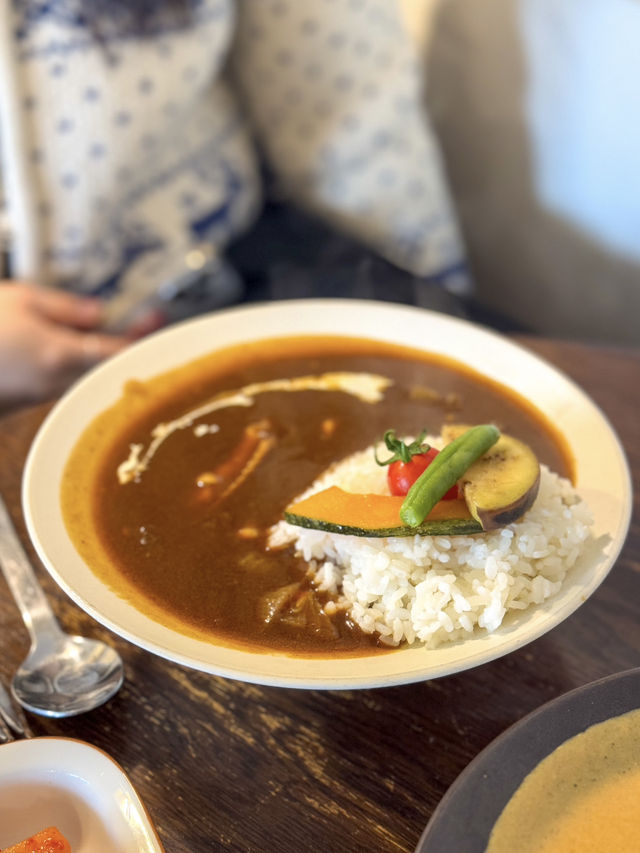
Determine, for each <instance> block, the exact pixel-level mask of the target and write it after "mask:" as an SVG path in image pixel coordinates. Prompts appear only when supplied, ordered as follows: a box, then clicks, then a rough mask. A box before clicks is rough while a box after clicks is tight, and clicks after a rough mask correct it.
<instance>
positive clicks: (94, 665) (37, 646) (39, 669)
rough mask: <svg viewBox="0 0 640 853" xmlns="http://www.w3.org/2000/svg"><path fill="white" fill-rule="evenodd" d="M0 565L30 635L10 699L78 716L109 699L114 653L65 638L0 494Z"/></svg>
mask: <svg viewBox="0 0 640 853" xmlns="http://www.w3.org/2000/svg"><path fill="white" fill-rule="evenodd" d="M0 567H1V568H2V572H3V574H4V576H5V578H6V581H7V584H8V585H9V589H10V590H11V592H12V593H13V597H14V598H15V600H16V604H17V605H18V608H19V610H20V613H21V615H22V619H23V621H24V624H25V625H26V627H27V629H28V631H29V636H30V637H31V649H30V650H29V654H28V655H27V657H26V658H25V660H24V661H23V662H22V664H21V665H20V667H19V668H18V671H17V672H16V674H15V676H14V678H13V682H12V684H11V692H12V693H13V695H14V697H15V699H16V700H17V701H18V702H19V703H20V704H21V705H22V706H23V707H24V708H27V709H28V710H29V711H33V712H34V713H35V714H43V715H44V716H46V717H71V716H73V715H74V714H82V713H83V712H84V711H91V710H92V709H93V708H96V707H97V706H98V705H101V704H102V703H103V702H106V701H107V699H110V698H111V697H112V696H113V695H114V693H116V692H117V691H118V690H119V688H120V686H121V685H122V681H123V678H124V667H123V665H122V660H121V659H120V656H119V655H118V653H117V652H116V651H115V650H114V649H112V648H110V647H109V646H107V645H105V644H104V643H102V642H100V641H98V640H89V639H87V638H85V637H71V636H69V634H65V633H64V631H62V629H61V628H60V626H59V624H58V622H57V621H56V618H55V616H54V615H53V611H52V610H51V607H50V605H49V602H48V601H47V599H46V598H45V595H44V593H43V591H42V589H41V587H40V586H39V585H38V581H37V579H36V576H35V573H34V571H33V568H32V566H31V564H30V563H29V560H28V557H27V555H26V553H25V551H24V549H23V547H22V544H21V542H20V540H19V539H18V536H17V534H16V532H15V529H14V527H13V524H12V522H11V518H10V516H9V513H8V511H7V508H6V506H5V504H4V502H3V500H2V497H0Z"/></svg>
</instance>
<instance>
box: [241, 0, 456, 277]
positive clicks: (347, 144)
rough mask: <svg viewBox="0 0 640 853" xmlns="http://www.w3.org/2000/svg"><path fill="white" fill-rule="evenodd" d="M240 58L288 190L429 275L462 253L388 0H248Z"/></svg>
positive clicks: (409, 52) (258, 121)
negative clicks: (301, 1)
mask: <svg viewBox="0 0 640 853" xmlns="http://www.w3.org/2000/svg"><path fill="white" fill-rule="evenodd" d="M238 9H239V17H238V30H237V37H236V42H235V48H234V54H233V61H234V70H235V73H236V75H237V79H238V81H239V83H240V85H241V88H242V91H243V94H244V97H245V101H246V103H247V104H248V108H249V111H250V115H251V118H252V120H253V122H254V125H255V128H256V132H257V135H258V139H259V142H260V143H261V144H262V147H263V149H264V152H265V154H266V157H267V159H268V161H269V163H270V165H271V167H272V168H273V170H274V171H275V173H276V177H277V179H278V180H279V181H280V183H281V184H282V187H283V188H284V189H285V190H286V192H287V193H288V194H289V195H290V196H291V197H292V198H293V199H294V200H295V201H298V202H300V203H303V204H304V205H306V206H307V207H309V208H311V209H312V210H314V211H315V212H317V213H320V214H322V215H324V216H325V217H326V218H328V219H329V221H331V222H333V223H334V224H335V225H336V226H337V227H342V228H345V229H347V230H348V231H349V232H350V233H352V234H353V235H354V236H356V237H358V238H359V239H362V240H363V241H365V242H366V243H368V244H369V245H370V246H372V247H373V248H375V249H376V250H378V251H379V252H380V253H381V254H383V255H385V256H386V257H387V258H388V259H389V260H391V261H392V262H394V263H396V264H398V265H399V266H402V267H404V268H406V269H409V270H411V271H412V272H414V273H417V274H419V275H433V274H438V273H441V272H442V271H444V270H446V269H450V268H452V267H455V266H456V265H457V264H459V263H460V261H461V258H462V247H461V241H460V236H459V232H458V228H457V223H456V220H455V216H454V213H453V209H452V204H451V200H450V198H449V194H448V189H447V186H446V181H445V178H444V171H443V166H442V161H441V157H440V152H439V150H438V146H437V143H436V140H435V138H434V136H433V133H432V131H431V128H430V126H429V123H428V118H427V116H426V112H425V109H424V101H423V92H422V75H421V73H420V70H419V67H418V61H417V58H416V56H415V54H414V52H413V47H412V44H411V41H410V39H409V36H408V34H407V33H406V31H405V29H404V25H403V21H402V17H401V14H400V10H399V9H398V8H397V7H396V5H395V3H393V2H389V0H305V2H304V3H299V2H296V0H240V3H239V5H238Z"/></svg>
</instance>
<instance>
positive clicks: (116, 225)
mask: <svg viewBox="0 0 640 853" xmlns="http://www.w3.org/2000/svg"><path fill="white" fill-rule="evenodd" d="M186 6H187V11H188V15H189V21H188V25H184V24H181V25H180V26H178V25H177V24H176V23H175V20H174V17H175V16H173V17H172V16H170V15H168V14H166V12H167V10H166V9H165V8H164V7H163V4H161V3H158V4H157V11H156V12H155V13H153V14H154V16H156V17H154V20H152V21H147V30H148V32H147V33H146V34H145V36H144V37H141V36H139V35H132V34H128V32H127V29H126V27H124V28H121V29H120V30H118V29H117V27H114V31H113V35H111V34H110V33H109V32H107V33H106V34H104V35H103V36H102V37H101V38H100V39H96V38H95V36H94V35H93V34H92V33H91V32H89V31H88V28H87V25H86V22H85V20H84V19H83V17H82V14H81V9H82V3H81V2H78V0H0V144H1V149H0V150H1V151H2V183H3V185H4V196H5V200H6V204H7V211H6V213H7V216H6V219H7V221H8V223H9V228H10V230H11V237H12V244H13V247H14V256H15V257H14V263H15V275H16V276H18V277H23V278H29V279H32V280H39V281H42V282H47V283H51V284H63V285H65V286H70V287H73V288H75V289H77V290H81V291H85V292H104V291H106V290H108V289H109V288H114V287H117V282H118V280H119V279H120V278H121V277H122V276H123V273H125V272H126V274H127V281H130V280H131V279H132V277H133V278H135V275H136V271H137V270H139V274H140V275H141V276H144V275H145V274H146V273H145V270H146V269H148V268H149V264H148V263H146V261H147V260H148V258H149V256H150V255H151V254H155V255H157V256H158V257H164V256H169V255H171V254H172V253H183V252H184V250H185V248H188V247H189V246H190V245H193V244H194V243H197V242H200V241H201V240H203V239H206V240H209V241H211V242H213V243H214V244H215V245H217V246H219V247H224V245H225V244H226V243H227V242H228V241H229V240H230V239H231V238H232V237H233V236H234V235H235V234H238V233H239V232H241V231H242V230H243V229H244V228H246V227H247V226H248V225H249V224H250V223H251V221H252V220H253V219H254V218H255V216H256V214H257V212H258V209H259V205H260V197H261V188H260V177H259V169H258V166H257V157H256V153H255V150H254V146H255V144H256V143H258V144H259V145H260V147H261V148H262V150H263V152H264V154H265V156H266V159H267V161H268V163H269V164H270V166H271V169H272V171H273V172H274V174H275V176H276V179H277V180H278V181H279V182H280V184H281V187H282V189H283V190H284V191H286V193H287V194H288V195H289V197H290V198H292V199H293V200H294V201H297V202H298V203H301V204H304V205H306V206H307V207H308V208H310V209H311V210H313V211H315V212H316V213H320V214H321V215H323V216H324V217H325V218H326V219H327V220H329V221H330V222H331V223H333V224H334V225H335V226H337V227H340V228H342V229H344V230H345V231H348V232H349V233H351V234H353V235H355V236H357V237H358V238H360V239H362V240H363V241H365V242H366V243H368V244H369V245H370V246H371V247H372V248H373V249H375V250H376V251H378V252H380V253H381V254H382V255H384V256H385V257H387V258H388V259H389V260H391V261H392V262H394V263H396V264H398V265H399V266H401V267H404V268H405V269H408V270H410V271H412V272H415V273H417V274H420V275H430V274H437V273H438V272H440V271H442V270H445V269H447V268H451V267H453V266H455V265H456V264H458V263H459V261H460V259H461V255H462V251H461V243H460V239H459V234H458V230H457V225H456V222H455V218H454V215H453V213H452V208H451V203H450V200H449V196H448V192H447V188H446V184H445V180H444V175H443V170H442V165H441V161H440V155H439V152H438V150H437V146H436V143H435V141H434V138H433V136H432V133H431V130H430V128H429V125H428V122H427V118H426V116H425V112H424V107H423V99H422V89H421V80H420V73H419V70H418V63H417V60H416V58H415V56H414V54H413V51H412V47H411V44H410V40H409V37H408V35H407V33H406V32H405V30H404V28H403V24H402V20H401V16H400V12H399V10H398V9H396V7H395V4H394V3H392V2H389V0H305V2H303V3H301V2H296V0H237V2H236V3H234V2H233V0H189V2H187V3H186ZM79 10H80V11H79ZM229 66H230V68H231V70H232V72H233V73H232V74H230V73H229ZM240 105H242V108H241V107H240Z"/></svg>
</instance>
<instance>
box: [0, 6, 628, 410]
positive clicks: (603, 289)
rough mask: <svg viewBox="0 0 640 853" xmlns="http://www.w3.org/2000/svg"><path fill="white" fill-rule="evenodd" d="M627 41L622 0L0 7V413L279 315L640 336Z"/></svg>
mask: <svg viewBox="0 0 640 853" xmlns="http://www.w3.org/2000/svg"><path fill="white" fill-rule="evenodd" d="M639 35H640V5H639V4H638V3H637V2H635V0H306V2H305V3H304V4H301V3H295V2H293V0H162V2H158V3H153V4H150V3H149V2H148V0H130V1H129V0H112V2H109V3H105V2H104V0H78V2H75V0H74V1H73V2H72V0H57V2H53V3H40V2H38V0H16V2H12V3H10V2H8V0H0V155H1V158H0V260H1V261H2V272H1V274H0V280H1V281H0V404H3V403H6V401H13V400H15V399H17V398H21V399H23V398H34V399H38V398H42V397H47V396H51V395H55V394H57V393H59V392H60V391H61V390H64V388H65V387H67V385H68V383H69V382H70V381H72V380H73V379H74V378H76V377H77V376H78V375H80V374H81V373H82V372H83V371H84V370H86V369H87V368H89V367H91V366H93V364H95V363H97V362H99V361H100V360H102V359H103V358H105V357H108V356H109V355H111V354H112V353H113V352H115V351H117V350H118V349H120V348H121V347H122V346H126V345H127V344H128V342H129V341H130V340H131V339H135V338H136V337H139V336H141V335H143V334H146V333H148V332H149V331H153V330H154V329H155V328H158V327H159V326H161V325H163V324H165V323H171V322H176V321H179V320H182V319H185V318H187V317H190V316H193V315H195V314H199V313H202V312H206V311H212V310H217V309H219V308H221V307H225V306H229V305H234V304H239V303H244V302H257V301H264V300H277V299H286V298H307V297H354V298H361V299H375V300H386V301H394V302H402V303H406V304H410V305H417V306H420V307H422V308H429V309H433V310H436V311H442V312H446V313H449V314H455V315H457V316H461V317H464V318H468V319H470V320H472V321H476V322H480V323H483V324H487V325H489V326H492V327H494V328H496V329H498V330H501V331H505V332H510V331H513V332H518V331H520V332H530V333H533V334H539V335H544V336H548V337H561V338H564V339H568V340H576V341H594V342H602V343H605V344H608V345H613V346H616V345H624V344H638V342H639V341H640V322H639V321H638V317H639V316H640V246H639V242H638V235H639V234H640V177H639V173H640V169H639V168H638V164H639V160H640V125H639V124H638V122H637V121H636V116H637V114H638V112H639V109H638V108H639V107H640V89H639V87H638V86H637V80H638V79H639V78H640V74H639V72H640V53H639V52H638V50H637V45H638V42H639V39H638V36H639ZM25 284H27V285H31V287H30V288H25V287H24V285H25ZM88 302H93V304H92V305H90V304H88Z"/></svg>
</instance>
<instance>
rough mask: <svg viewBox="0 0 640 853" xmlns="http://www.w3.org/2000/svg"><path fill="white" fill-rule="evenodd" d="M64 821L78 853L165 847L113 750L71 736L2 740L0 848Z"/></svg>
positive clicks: (145, 852)
mask: <svg viewBox="0 0 640 853" xmlns="http://www.w3.org/2000/svg"><path fill="white" fill-rule="evenodd" d="M47 826H57V827H58V829H59V830H60V832H61V833H62V834H63V835H64V836H65V837H66V838H67V840H68V841H69V844H70V845H71V849H72V850H73V853H106V851H113V853H162V851H163V850H164V848H163V846H162V844H161V843H160V840H159V838H158V836H157V834H156V831H155V829H154V828H153V826H152V824H151V821H150V819H149V816H148V814H147V812H146V809H145V807H144V805H143V804H142V802H141V801H140V798H139V797H138V795H137V793H136V792H135V790H134V788H133V786H132V784H131V782H130V781H129V779H128V778H127V776H126V775H125V774H124V773H123V771H122V769H121V768H120V767H119V766H118V765H117V764H116V762H115V761H113V759H111V758H110V757H109V756H108V755H106V753H104V752H102V751H101V750H99V749H96V748H95V747H93V746H90V745H89V744H88V743H83V742H82V741H78V740H71V739H69V738H56V737H54V738H49V737H44V738H34V739H33V740H20V741H14V742H13V743H7V744H3V745H2V746H0V849H4V847H5V846H8V845H9V844H16V843H17V842H18V841H22V840H24V839H25V838H28V837H29V836H30V835H34V834H35V833H36V832H39V831H40V830H42V829H45V828H46V827H47Z"/></svg>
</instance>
